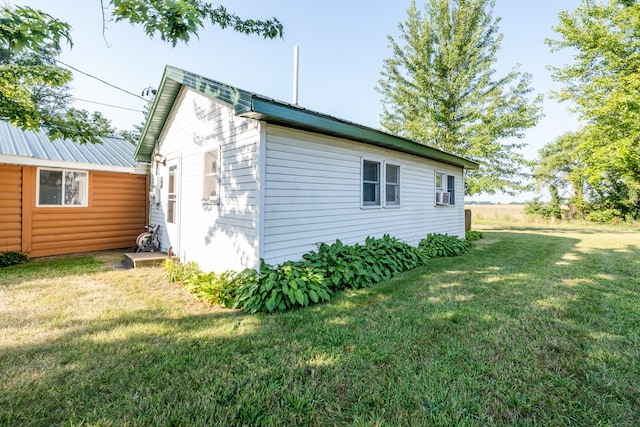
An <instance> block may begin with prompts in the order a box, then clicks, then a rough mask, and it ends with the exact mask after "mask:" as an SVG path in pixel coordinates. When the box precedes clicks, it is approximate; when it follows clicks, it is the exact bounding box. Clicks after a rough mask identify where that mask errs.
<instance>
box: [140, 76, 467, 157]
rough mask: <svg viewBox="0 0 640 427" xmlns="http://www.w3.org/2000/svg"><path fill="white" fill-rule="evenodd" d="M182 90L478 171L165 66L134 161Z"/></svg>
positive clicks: (147, 153)
mask: <svg viewBox="0 0 640 427" xmlns="http://www.w3.org/2000/svg"><path fill="white" fill-rule="evenodd" d="M183 86H185V87H189V88H191V89H193V90H196V91H198V92H200V93H202V94H204V95H207V96H210V97H212V98H215V99H217V100H219V101H222V102H224V103H226V104H228V105H229V106H230V107H231V108H233V109H234V111H235V114H236V115H237V116H240V117H249V118H253V119H257V120H263V121H265V122H267V123H273V124H278V125H281V126H287V127H290V128H294V129H300V130H307V131H311V132H316V133H321V134H325V135H331V136H336V137H339V138H346V139H349V140H352V141H356V142H361V143H365V144H371V145H375V146H378V147H384V148H388V149H391V150H395V151H400V152H404V153H409V154H413V155H416V156H420V157H424V158H427V159H432V160H437V161H440V162H443V163H447V164H451V165H454V166H458V167H461V168H465V169H478V167H479V165H478V163H476V162H474V161H471V160H468V159H465V158H463V157H460V156H456V155H454V154H450V153H447V152H445V151H442V150H438V149H436V148H433V147H429V146H428V145H424V144H420V143H418V142H415V141H411V140H409V139H406V138H401V137H398V136H395V135H391V134H388V133H385V132H382V131H379V130H376V129H373V128H369V127H366V126H362V125H359V124H357V123H353V122H349V121H347V120H342V119H339V118H336V117H333V116H330V115H327V114H322V113H318V112H316V111H312V110H307V109H305V108H301V107H299V106H297V105H292V104H288V103H285V102H281V101H276V100H274V99H271V98H268V97H265V96H262V95H258V94H256V93H252V92H248V91H245V90H242V89H238V88H235V87H233V86H229V85H227V84H224V83H220V82H217V81H215V80H211V79H208V78H206V77H203V76H200V75H198V74H195V73H191V72H189V71H185V70H181V69H179V68H175V67H171V66H166V67H165V70H164V74H163V76H162V80H161V82H160V87H159V89H158V93H157V95H156V98H155V100H154V102H153V105H152V106H151V110H150V112H149V116H148V118H147V122H146V123H145V127H144V129H143V131H142V135H141V137H140V141H139V142H138V146H137V147H136V152H135V157H136V160H138V161H150V160H151V154H152V153H153V149H154V147H155V144H156V141H157V140H158V138H159V137H160V133H161V132H162V129H163V128H164V125H165V122H166V120H167V119H168V117H169V113H170V112H171V108H172V107H173V104H174V102H175V100H176V98H177V96H178V93H179V92H180V89H181V88H182V87H183Z"/></svg>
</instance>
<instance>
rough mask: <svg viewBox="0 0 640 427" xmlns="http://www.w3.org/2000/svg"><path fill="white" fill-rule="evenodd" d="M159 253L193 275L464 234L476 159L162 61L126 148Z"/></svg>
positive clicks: (476, 165) (476, 166)
mask: <svg viewBox="0 0 640 427" xmlns="http://www.w3.org/2000/svg"><path fill="white" fill-rule="evenodd" d="M136 159H137V160H138V161H147V162H151V180H150V182H151V184H150V185H151V188H150V190H151V191H150V203H151V206H150V217H151V223H152V224H160V225H161V245H162V250H164V251H167V250H168V249H169V248H171V250H172V252H173V253H174V254H176V255H178V256H179V257H180V259H181V260H182V261H183V262H184V261H196V262H197V263H198V264H199V265H200V267H201V268H202V269H203V270H208V271H222V270H226V269H234V270H241V269H243V268H246V267H250V268H255V267H257V266H258V265H259V262H260V259H261V258H263V259H264V260H265V261H266V262H268V263H272V264H278V263H280V262H283V261H285V260H295V259H300V257H301V255H302V254H304V253H305V252H308V251H310V250H313V249H315V248H316V247H317V244H318V243H320V242H327V243H332V242H334V241H335V240H336V239H340V240H342V241H343V242H344V243H347V244H353V243H357V242H363V241H364V239H365V238H366V237H367V236H376V237H380V236H382V235H383V234H385V233H388V234H390V235H392V236H395V237H397V238H399V239H402V240H405V241H407V242H409V243H413V244H416V243H417V242H418V241H419V240H420V239H422V238H424V237H426V235H427V234H428V233H434V232H437V233H448V234H454V235H458V236H461V237H463V236H464V231H465V230H464V226H465V224H464V190H463V170H464V169H477V168H478V164H477V163H475V162H472V161H470V160H467V159H464V158H461V157H458V156H455V155H452V154H449V153H445V152H443V151H440V150H437V149H434V148H431V147H428V146H425V145H422V144H418V143H416V142H413V141H409V140H407V139H403V138H399V137H396V136H393V135H390V134H387V133H384V132H380V131H378V130H374V129H371V128H368V127H365V126H361V125H358V124H355V123H351V122H348V121H345V120H341V119H338V118H335V117H331V116H328V115H325V114H321V113H317V112H314V111H310V110H306V109H304V108H300V107H298V106H295V105H290V104H287V103H283V102H280V101H276V100H273V99H270V98H267V97H264V96H261V95H258V94H255V93H251V92H247V91H244V90H240V89H238V88H235V87H231V86H228V85H226V84H223V83H219V82H216V81H213V80H210V79H208V78H205V77H203V76H199V75H196V74H194V73H190V72H188V71H184V70H181V69H177V68H174V67H166V69H165V71H164V75H163V77H162V81H161V83H160V87H159V89H158V93H157V95H156V98H155V100H154V103H153V105H152V107H151V111H150V114H149V117H148V120H147V123H146V125H145V128H144V130H143V132H142V136H141V139H140V142H139V144H138V146H137V149H136Z"/></svg>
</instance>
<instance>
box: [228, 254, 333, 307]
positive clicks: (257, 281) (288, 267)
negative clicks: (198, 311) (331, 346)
mask: <svg viewBox="0 0 640 427" xmlns="http://www.w3.org/2000/svg"><path fill="white" fill-rule="evenodd" d="M251 271H252V273H247V280H246V281H244V283H243V284H242V285H241V286H240V287H239V288H238V290H237V293H236V299H235V302H234V304H233V308H242V309H244V310H247V311H249V312H251V313H255V312H257V311H266V312H269V313H271V312H273V311H276V310H277V311H285V310H289V309H292V308H294V307H305V306H307V305H309V304H311V303H318V302H322V301H329V299H330V298H331V297H330V295H331V294H332V292H331V290H330V289H329V287H328V286H327V284H326V282H325V279H324V277H323V276H322V275H321V274H320V273H318V272H315V271H313V269H311V268H309V267H307V266H305V265H303V263H301V262H291V261H287V262H285V263H283V264H282V265H280V266H278V267H276V268H274V267H272V266H271V265H269V264H266V263H265V262H264V261H262V260H261V264H260V274H259V275H258V274H257V273H256V272H255V270H251Z"/></svg>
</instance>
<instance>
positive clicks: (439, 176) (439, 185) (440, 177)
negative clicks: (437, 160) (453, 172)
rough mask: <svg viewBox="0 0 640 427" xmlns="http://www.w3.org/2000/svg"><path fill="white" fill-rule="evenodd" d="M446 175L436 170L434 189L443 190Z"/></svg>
mask: <svg viewBox="0 0 640 427" xmlns="http://www.w3.org/2000/svg"><path fill="white" fill-rule="evenodd" d="M445 176H446V175H445V174H443V173H442V172H436V190H438V191H444V179H445V178H444V177H445Z"/></svg>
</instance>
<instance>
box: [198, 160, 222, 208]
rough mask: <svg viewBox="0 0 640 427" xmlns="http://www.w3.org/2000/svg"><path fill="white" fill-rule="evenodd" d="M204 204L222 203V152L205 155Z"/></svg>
mask: <svg viewBox="0 0 640 427" xmlns="http://www.w3.org/2000/svg"><path fill="white" fill-rule="evenodd" d="M203 180H204V182H203V194H202V202H203V203H218V202H219V201H220V150H219V149H215V150H212V151H207V152H206V153H204V177H203Z"/></svg>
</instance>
